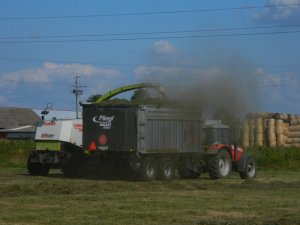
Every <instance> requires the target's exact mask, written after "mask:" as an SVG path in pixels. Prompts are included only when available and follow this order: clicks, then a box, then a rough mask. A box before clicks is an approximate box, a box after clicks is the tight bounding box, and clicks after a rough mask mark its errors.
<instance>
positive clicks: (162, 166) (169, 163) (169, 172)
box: [158, 158, 175, 180]
mask: <svg viewBox="0 0 300 225" xmlns="http://www.w3.org/2000/svg"><path fill="white" fill-rule="evenodd" d="M158 172H159V174H158V176H159V178H160V179H161V180H172V179H173V177H174V174H175V165H174V161H173V160H172V159H169V158H166V159H163V160H161V161H160V163H159V171H158Z"/></svg>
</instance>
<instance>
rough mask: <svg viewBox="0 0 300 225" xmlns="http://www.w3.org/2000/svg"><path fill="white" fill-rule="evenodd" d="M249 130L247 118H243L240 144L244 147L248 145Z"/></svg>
mask: <svg viewBox="0 0 300 225" xmlns="http://www.w3.org/2000/svg"><path fill="white" fill-rule="evenodd" d="M249 135H250V131H249V123H248V120H247V119H245V120H244V121H243V136H242V144H243V146H244V147H250V138H249Z"/></svg>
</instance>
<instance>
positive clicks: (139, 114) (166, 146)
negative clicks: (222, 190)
mask: <svg viewBox="0 0 300 225" xmlns="http://www.w3.org/2000/svg"><path fill="white" fill-rule="evenodd" d="M201 128H202V120H201V112H200V111H199V110H193V109H181V108H176V107H167V106H161V107H160V106H149V105H101V106H95V105H83V148H84V150H87V151H89V152H91V155H94V157H95V158H97V159H98V160H95V161H96V162H98V165H99V166H100V165H101V167H104V168H105V170H106V169H107V168H112V167H114V168H119V169H120V170H124V169H125V168H126V169H130V170H131V171H135V172H137V173H139V174H140V175H141V176H142V177H143V178H144V179H146V180H152V179H155V178H157V177H159V178H161V179H165V180H170V179H172V178H173V176H174V172H175V169H176V168H177V169H178V170H179V174H180V175H181V176H185V177H191V178H192V177H198V176H199V175H200V173H201V167H202V160H201V159H203V151H202V148H201V140H202V138H203V137H202V136H201V134H202V131H201ZM94 166H96V165H94Z"/></svg>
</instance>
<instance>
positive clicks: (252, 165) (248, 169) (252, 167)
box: [239, 157, 257, 179]
mask: <svg viewBox="0 0 300 225" xmlns="http://www.w3.org/2000/svg"><path fill="white" fill-rule="evenodd" d="M256 167H257V166H256V162H255V160H254V159H253V158H252V157H248V159H247V161H246V163H245V168H244V171H240V172H239V173H240V177H241V178H242V179H251V178H255V176H256Z"/></svg>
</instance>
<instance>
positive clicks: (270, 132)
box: [267, 119, 276, 147]
mask: <svg viewBox="0 0 300 225" xmlns="http://www.w3.org/2000/svg"><path fill="white" fill-rule="evenodd" d="M267 136H268V145H269V147H276V132H275V119H268V122H267Z"/></svg>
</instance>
